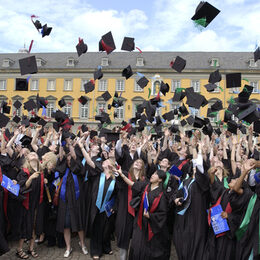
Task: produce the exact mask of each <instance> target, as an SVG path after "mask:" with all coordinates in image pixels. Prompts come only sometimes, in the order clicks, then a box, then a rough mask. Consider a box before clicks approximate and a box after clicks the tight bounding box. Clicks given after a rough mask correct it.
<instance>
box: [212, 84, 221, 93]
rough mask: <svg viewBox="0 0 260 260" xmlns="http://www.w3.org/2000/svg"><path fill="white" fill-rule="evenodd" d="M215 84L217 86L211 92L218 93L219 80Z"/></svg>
mask: <svg viewBox="0 0 260 260" xmlns="http://www.w3.org/2000/svg"><path fill="white" fill-rule="evenodd" d="M215 85H217V86H218V87H217V88H215V89H214V91H212V92H213V93H219V92H220V88H219V82H216V83H215Z"/></svg>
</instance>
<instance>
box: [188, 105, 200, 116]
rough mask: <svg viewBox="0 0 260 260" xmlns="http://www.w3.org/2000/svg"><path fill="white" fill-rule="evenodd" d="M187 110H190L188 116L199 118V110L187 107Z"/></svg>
mask: <svg viewBox="0 0 260 260" xmlns="http://www.w3.org/2000/svg"><path fill="white" fill-rule="evenodd" d="M189 109H190V114H191V115H192V116H194V117H195V116H200V110H199V109H197V108H194V107H189Z"/></svg>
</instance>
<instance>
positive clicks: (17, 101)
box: [13, 100, 22, 109]
mask: <svg viewBox="0 0 260 260" xmlns="http://www.w3.org/2000/svg"><path fill="white" fill-rule="evenodd" d="M13 106H14V107H15V108H16V109H19V108H20V107H21V106H22V103H21V102H20V101H19V100H16V101H15V102H14V104H13Z"/></svg>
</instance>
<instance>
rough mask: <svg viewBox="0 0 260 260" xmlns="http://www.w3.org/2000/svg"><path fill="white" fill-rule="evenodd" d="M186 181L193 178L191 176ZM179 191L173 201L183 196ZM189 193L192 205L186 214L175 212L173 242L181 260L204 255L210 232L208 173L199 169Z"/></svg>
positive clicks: (198, 257) (189, 259)
mask: <svg viewBox="0 0 260 260" xmlns="http://www.w3.org/2000/svg"><path fill="white" fill-rule="evenodd" d="M186 181H191V180H190V178H189V179H187V180H185V182H186ZM178 193H179V191H178ZM178 193H176V194H175V195H174V196H173V197H172V203H174V200H175V198H178V197H183V195H180V194H178ZM189 194H190V195H189V196H191V202H190V205H189V207H188V209H187V210H186V212H185V214H184V215H178V214H175V222H174V227H173V243H174V245H175V248H176V251H177V255H178V259H179V260H191V259H194V260H195V259H202V257H203V252H204V247H205V244H206V241H207V232H208V223H207V208H208V199H207V198H208V197H209V179H208V176H207V174H205V173H204V174H202V173H201V172H200V171H199V170H198V169H197V171H196V174H195V181H194V182H193V183H192V184H191V186H190V189H189ZM178 208H179V207H178Z"/></svg>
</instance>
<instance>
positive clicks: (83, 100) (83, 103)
mask: <svg viewBox="0 0 260 260" xmlns="http://www.w3.org/2000/svg"><path fill="white" fill-rule="evenodd" d="M78 101H79V102H80V103H81V104H82V105H83V106H84V105H85V104H87V102H88V99H87V98H86V97H84V96H80V97H79V98H78Z"/></svg>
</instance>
